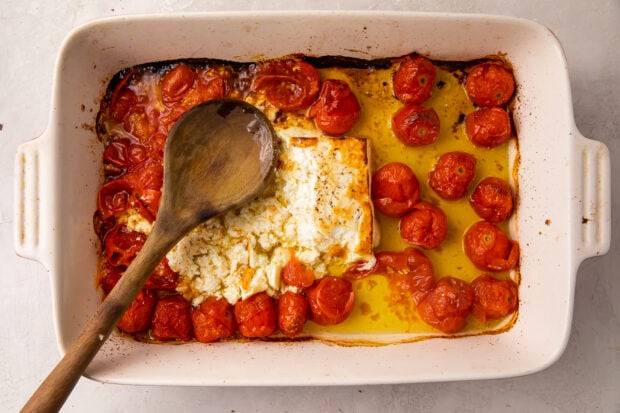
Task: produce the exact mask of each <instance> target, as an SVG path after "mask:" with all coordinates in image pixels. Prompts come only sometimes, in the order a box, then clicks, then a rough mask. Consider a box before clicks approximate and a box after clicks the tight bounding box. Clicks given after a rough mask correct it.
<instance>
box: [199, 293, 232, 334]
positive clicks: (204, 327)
mask: <svg viewBox="0 0 620 413" xmlns="http://www.w3.org/2000/svg"><path fill="white" fill-rule="evenodd" d="M192 325H193V327H194V337H196V340H198V341H200V342H201V343H211V342H214V341H217V340H220V339H222V338H227V337H230V336H232V335H233V334H235V331H237V323H236V321H235V315H234V311H233V306H232V305H230V304H229V303H228V301H226V299H224V298H221V297H214V296H209V297H207V298H206V299H205V300H204V301H203V302H202V303H200V305H199V306H198V307H196V308H194V311H192Z"/></svg>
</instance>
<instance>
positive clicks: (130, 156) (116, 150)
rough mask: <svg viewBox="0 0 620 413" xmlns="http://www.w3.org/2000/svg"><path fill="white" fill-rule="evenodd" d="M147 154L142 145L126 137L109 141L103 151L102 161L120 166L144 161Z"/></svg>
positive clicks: (123, 166) (124, 166)
mask: <svg viewBox="0 0 620 413" xmlns="http://www.w3.org/2000/svg"><path fill="white" fill-rule="evenodd" d="M147 156H148V151H147V148H146V147H145V146H144V145H142V144H140V143H138V142H132V141H130V140H129V139H128V138H122V139H115V140H112V141H109V142H108V143H107V144H106V147H105V150H104V151H103V161H104V163H105V164H112V165H114V166H118V167H122V168H126V167H128V166H130V165H135V164H138V163H140V162H142V161H144V160H145V159H146V157H147Z"/></svg>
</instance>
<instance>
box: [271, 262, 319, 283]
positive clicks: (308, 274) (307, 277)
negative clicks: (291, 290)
mask: <svg viewBox="0 0 620 413" xmlns="http://www.w3.org/2000/svg"><path fill="white" fill-rule="evenodd" d="M280 276H281V277H282V281H284V282H285V283H286V284H287V285H291V286H293V287H298V288H306V287H310V286H311V285H312V283H314V278H315V277H314V271H312V270H311V269H309V268H306V267H305V266H304V265H303V263H302V262H301V261H299V260H298V259H297V258H295V257H292V258H291V259H290V260H289V261H288V262H287V263H286V264H285V265H284V267H283V268H282V273H281V275H280Z"/></svg>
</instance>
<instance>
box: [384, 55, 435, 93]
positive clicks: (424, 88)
mask: <svg viewBox="0 0 620 413" xmlns="http://www.w3.org/2000/svg"><path fill="white" fill-rule="evenodd" d="M436 79H437V69H436V68H435V65H433V63H432V62H431V61H430V60H428V59H427V58H425V57H422V56H407V57H406V58H405V59H404V60H403V62H402V63H401V64H400V66H399V67H398V70H397V71H396V73H394V77H393V87H394V94H395V95H396V97H397V98H398V100H400V101H401V102H403V103H410V104H420V103H424V102H426V101H427V100H428V99H429V98H430V97H431V92H432V90H433V85H434V84H435V80H436Z"/></svg>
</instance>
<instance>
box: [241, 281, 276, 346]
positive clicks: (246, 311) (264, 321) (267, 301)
mask: <svg viewBox="0 0 620 413" xmlns="http://www.w3.org/2000/svg"><path fill="white" fill-rule="evenodd" d="M235 318H236V320H237V325H238V326H239V332H240V333H241V334H242V335H243V336H245V337H266V336H268V335H270V334H273V333H274V331H276V323H277V320H276V305H275V303H274V300H273V298H271V297H269V295H267V293H264V292H262V293H258V294H254V295H253V296H251V297H248V298H246V299H245V300H241V301H237V303H236V304H235Z"/></svg>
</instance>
